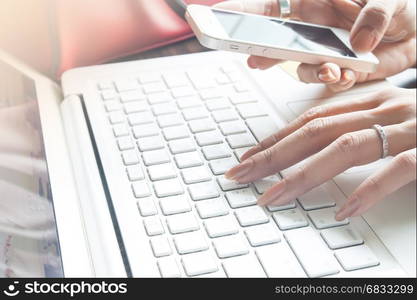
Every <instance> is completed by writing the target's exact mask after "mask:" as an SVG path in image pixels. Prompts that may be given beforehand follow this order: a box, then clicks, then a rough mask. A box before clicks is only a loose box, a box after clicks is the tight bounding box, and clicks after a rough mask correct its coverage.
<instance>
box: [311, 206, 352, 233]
mask: <svg viewBox="0 0 417 300" xmlns="http://www.w3.org/2000/svg"><path fill="white" fill-rule="evenodd" d="M307 214H308V217H309V218H310V220H311V221H312V222H313V224H314V226H316V228H317V229H324V228H330V227H336V226H341V225H346V224H349V220H348V219H345V220H342V221H336V220H335V215H336V210H335V209H334V208H324V209H319V210H313V211H309V212H308V213H307Z"/></svg>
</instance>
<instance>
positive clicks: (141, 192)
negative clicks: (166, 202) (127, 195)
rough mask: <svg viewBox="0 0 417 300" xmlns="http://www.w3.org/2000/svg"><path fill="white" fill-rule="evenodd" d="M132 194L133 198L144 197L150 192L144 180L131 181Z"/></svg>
mask: <svg viewBox="0 0 417 300" xmlns="http://www.w3.org/2000/svg"><path fill="white" fill-rule="evenodd" d="M132 189H133V195H134V196H135V198H144V197H147V196H149V195H150V194H151V191H150V189H149V185H148V183H147V182H146V181H138V182H134V183H132Z"/></svg>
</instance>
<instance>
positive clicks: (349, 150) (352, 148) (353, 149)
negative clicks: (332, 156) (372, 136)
mask: <svg viewBox="0 0 417 300" xmlns="http://www.w3.org/2000/svg"><path fill="white" fill-rule="evenodd" d="M362 143H363V139H362V138H361V136H360V135H358V134H353V133H346V134H344V135H342V136H341V137H339V138H338V139H337V140H336V142H335V147H336V151H337V152H338V153H340V154H341V155H344V156H345V157H347V158H348V159H350V163H351V164H355V163H356V161H355V157H357V156H358V155H357V151H358V150H359V148H360V147H361V144H362Z"/></svg>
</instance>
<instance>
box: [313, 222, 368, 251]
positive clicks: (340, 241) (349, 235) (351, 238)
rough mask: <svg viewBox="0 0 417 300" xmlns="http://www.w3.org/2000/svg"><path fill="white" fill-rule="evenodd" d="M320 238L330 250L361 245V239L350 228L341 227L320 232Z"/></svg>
mask: <svg viewBox="0 0 417 300" xmlns="http://www.w3.org/2000/svg"><path fill="white" fill-rule="evenodd" d="M320 234H321V236H322V238H323V239H324V240H325V241H326V243H327V245H328V246H329V247H330V248H331V249H339V248H345V247H350V246H355V245H359V244H362V243H363V239H362V238H361V236H360V235H359V233H357V232H356V231H355V230H354V229H353V228H352V227H350V226H342V227H334V228H329V229H324V230H322V231H320Z"/></svg>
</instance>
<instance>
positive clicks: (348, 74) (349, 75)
mask: <svg viewBox="0 0 417 300" xmlns="http://www.w3.org/2000/svg"><path fill="white" fill-rule="evenodd" d="M354 78H355V74H353V72H352V71H350V70H346V71H345V72H343V77H342V81H341V82H340V83H341V84H342V85H346V84H348V83H350V82H352V80H354Z"/></svg>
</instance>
